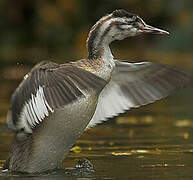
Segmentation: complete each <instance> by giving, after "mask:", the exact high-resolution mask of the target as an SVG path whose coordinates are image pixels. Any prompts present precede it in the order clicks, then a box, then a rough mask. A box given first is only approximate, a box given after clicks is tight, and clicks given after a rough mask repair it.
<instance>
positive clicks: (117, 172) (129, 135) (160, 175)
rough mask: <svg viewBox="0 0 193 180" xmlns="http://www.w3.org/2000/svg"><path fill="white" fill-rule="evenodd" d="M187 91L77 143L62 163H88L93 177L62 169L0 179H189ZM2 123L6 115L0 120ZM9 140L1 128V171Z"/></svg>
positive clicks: (191, 141)
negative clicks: (45, 173)
mask: <svg viewBox="0 0 193 180" xmlns="http://www.w3.org/2000/svg"><path fill="white" fill-rule="evenodd" d="M192 90H193V88H187V89H185V90H181V91H180V92H178V93H176V94H175V95H174V96H173V97H170V98H168V99H166V100H162V101H160V102H157V103H155V104H152V105H148V106H145V107H142V108H140V109H133V110H131V111H129V112H128V113H127V114H126V115H123V116H121V117H119V118H117V119H114V120H112V121H110V122H107V123H105V124H104V125H100V126H97V127H95V128H92V129H90V130H88V131H87V132H85V133H84V135H83V136H82V137H81V138H80V139H79V140H78V141H77V143H76V146H75V148H73V149H72V151H71V152H70V153H69V156H68V157H67V158H66V159H65V161H64V163H63V168H66V167H74V166H75V164H76V163H77V160H79V159H81V158H88V159H89V160H90V161H91V163H92V164H93V165H94V169H95V171H96V172H95V173H92V174H90V175H89V176H81V177H80V176H69V175H66V174H65V173H64V171H62V170H60V171H57V172H55V174H49V175H36V176H27V177H26V176H24V175H22V176H21V175H12V176H10V174H9V176H7V175H5V174H2V173H1V174H0V180H4V179H6V180H10V179H11V180H14V179H36V180H40V179H41V180H42V179H56V180H59V179H80V180H87V179H88V180H90V179H130V178H131V179H184V178H185V179H192V178H193V175H192V168H193V165H192V162H193V128H192V127H193V112H192V109H193V103H192V100H191V98H190V97H191V92H192ZM1 117H2V118H4V119H5V116H4V115H3V116H1ZM11 138H12V136H11V135H10V133H8V132H7V130H6V128H5V127H3V126H2V125H0V142H1V143H0V166H1V167H2V164H3V162H4V160H5V159H6V157H7V153H8V149H9V145H10V143H11Z"/></svg>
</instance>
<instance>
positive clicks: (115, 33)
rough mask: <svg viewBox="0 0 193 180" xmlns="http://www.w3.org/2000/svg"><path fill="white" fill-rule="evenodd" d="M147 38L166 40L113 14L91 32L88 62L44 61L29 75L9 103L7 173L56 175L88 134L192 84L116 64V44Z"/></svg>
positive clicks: (171, 72) (125, 15)
mask: <svg viewBox="0 0 193 180" xmlns="http://www.w3.org/2000/svg"><path fill="white" fill-rule="evenodd" d="M144 33H153V34H168V32H166V31H164V30H161V29H158V28H155V27H152V26H149V25H147V24H146V23H145V22H144V21H143V20H142V19H141V18H140V17H139V16H137V15H135V14H131V13H129V12H127V11H125V10H115V11H113V12H112V13H111V14H108V15H106V16H104V17H103V18H101V19H100V20H99V21H98V22H97V23H96V24H95V25H94V26H93V27H92V29H91V31H90V33H89V35H88V39H87V49H88V57H87V58H85V59H81V60H78V61H76V62H70V63H66V64H56V63H53V62H46V61H43V62H41V63H39V64H37V65H36V66H35V67H34V68H33V69H32V70H31V72H29V73H28V74H27V75H25V77H24V79H23V81H22V82H21V84H20V85H19V87H18V88H17V89H16V90H15V92H14V93H13V95H12V98H11V103H10V109H9V112H8V127H9V128H11V129H12V130H14V132H15V136H14V139H13V143H12V146H11V149H10V153H9V156H8V159H7V161H6V162H5V164H4V169H8V170H11V171H21V172H28V173H35V172H43V171H47V170H52V169H55V168H57V167H59V166H60V164H61V163H62V161H63V160H64V158H65V157H66V155H67V154H68V152H69V150H70V148H71V147H72V146H73V145H74V143H75V141H76V140H77V138H78V137H79V136H80V135H81V134H82V133H83V132H84V130H85V129H86V128H88V127H92V126H94V125H96V124H98V123H101V122H102V121H105V120H107V118H109V117H113V116H116V115H118V114H119V113H123V112H125V111H126V110H129V109H130V108H132V107H139V106H141V105H145V104H148V103H152V102H154V101H156V100H159V99H161V98H164V97H166V96H168V95H169V94H170V93H171V92H172V91H173V90H174V89H176V88H180V87H183V86H184V85H186V84H188V83H190V82H191V81H192V75H190V74H188V73H185V72H182V71H180V70H177V69H175V68H172V67H170V66H167V65H162V64H156V63H151V62H141V63H127V62H121V61H119V60H115V59H114V58H113V55H112V53H111V50H110V48H109V44H110V43H111V42H112V41H114V40H122V39H124V38H127V37H129V36H136V35H140V34H144Z"/></svg>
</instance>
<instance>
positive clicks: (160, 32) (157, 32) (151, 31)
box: [141, 25, 170, 35]
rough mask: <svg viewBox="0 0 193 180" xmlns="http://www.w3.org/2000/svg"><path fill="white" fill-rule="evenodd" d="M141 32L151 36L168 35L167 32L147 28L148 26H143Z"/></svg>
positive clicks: (150, 27) (151, 27)
mask: <svg viewBox="0 0 193 180" xmlns="http://www.w3.org/2000/svg"><path fill="white" fill-rule="evenodd" d="M141 30H142V31H143V32H144V33H151V34H167V35H168V34H170V33H169V32H168V31H165V30H162V29H159V28H156V27H153V26H149V25H145V26H143V27H141Z"/></svg>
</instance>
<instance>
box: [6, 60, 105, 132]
mask: <svg viewBox="0 0 193 180" xmlns="http://www.w3.org/2000/svg"><path fill="white" fill-rule="evenodd" d="M105 85H106V81H105V80H103V79H102V78H100V77H98V76H95V75H94V74H92V73H90V72H88V71H85V70H84V69H81V68H78V67H76V66H74V65H73V64H70V63H69V64H64V65H58V64H56V63H51V62H41V63H40V64H38V65H36V66H35V67H34V68H33V69H32V70H31V72H30V73H28V75H26V76H25V78H24V80H23V81H22V82H21V84H20V85H19V87H18V88H17V89H16V91H15V92H14V93H13V95H12V98H11V106H10V110H9V114H10V115H9V119H8V126H9V127H10V128H12V129H14V130H16V131H18V130H20V129H24V131H25V132H28V133H32V131H33V128H35V127H36V126H37V124H40V123H41V122H42V121H43V119H44V118H45V117H46V116H48V115H49V114H50V113H53V112H54V111H55V110H56V109H59V108H62V107H63V106H65V105H67V104H69V103H71V102H73V101H76V100H78V99H79V98H81V97H84V96H85V95H84V93H85V92H90V91H93V90H94V91H96V92H100V91H101V90H102V89H103V88H104V86H105Z"/></svg>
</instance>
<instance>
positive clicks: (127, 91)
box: [87, 61, 193, 127]
mask: <svg viewBox="0 0 193 180" xmlns="http://www.w3.org/2000/svg"><path fill="white" fill-rule="evenodd" d="M115 64H116V65H115V69H114V71H113V74H112V78H111V80H110V82H109V83H108V84H107V85H106V86H105V88H104V89H103V90H102V92H101V94H100V96H99V100H98V104H97V108H96V111H95V114H94V116H93V118H92V120H91V121H90V123H89V124H88V126H87V127H92V126H94V125H96V124H98V123H101V122H103V121H105V120H107V119H108V118H111V117H114V116H117V115H118V114H119V113H123V112H125V111H126V110H129V109H130V108H133V107H139V106H142V105H146V104H149V103H152V102H154V101H156V100H159V99H161V98H164V97H166V96H168V95H169V94H170V93H171V92H172V91H173V90H175V89H178V88H181V87H183V86H185V85H186V84H188V83H190V82H193V76H192V74H189V73H186V72H183V71H180V70H178V69H176V68H173V67H171V66H168V65H163V64H156V63H151V62H140V63H126V62H121V61H115Z"/></svg>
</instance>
